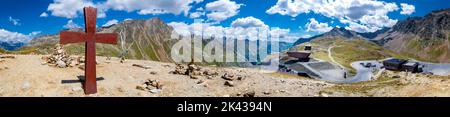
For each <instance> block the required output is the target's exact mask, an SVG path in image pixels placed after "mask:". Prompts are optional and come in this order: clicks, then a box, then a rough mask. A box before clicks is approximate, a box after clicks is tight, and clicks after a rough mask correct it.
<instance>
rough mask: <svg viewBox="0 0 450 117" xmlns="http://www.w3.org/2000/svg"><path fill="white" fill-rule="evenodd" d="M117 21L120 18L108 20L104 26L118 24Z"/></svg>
mask: <svg viewBox="0 0 450 117" xmlns="http://www.w3.org/2000/svg"><path fill="white" fill-rule="evenodd" d="M117 23H119V21H118V20H116V19H112V20H109V21H107V22H106V23H105V24H103V25H102V27H109V26H112V25H116V24H117Z"/></svg>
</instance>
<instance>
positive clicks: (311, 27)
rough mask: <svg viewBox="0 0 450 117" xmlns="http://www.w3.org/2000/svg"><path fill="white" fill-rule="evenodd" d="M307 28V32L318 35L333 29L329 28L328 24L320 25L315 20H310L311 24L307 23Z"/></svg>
mask: <svg viewBox="0 0 450 117" xmlns="http://www.w3.org/2000/svg"><path fill="white" fill-rule="evenodd" d="M305 27H306V31H309V32H318V33H324V32H328V31H330V30H331V29H333V28H332V27H330V26H328V24H327V23H320V22H318V21H317V20H316V19H314V18H311V19H309V22H308V23H306V25H305Z"/></svg>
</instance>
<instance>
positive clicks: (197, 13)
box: [189, 11, 205, 19]
mask: <svg viewBox="0 0 450 117" xmlns="http://www.w3.org/2000/svg"><path fill="white" fill-rule="evenodd" d="M204 15H205V12H201V11H196V12H193V13H191V14H189V18H192V19H194V18H199V17H201V16H204Z"/></svg>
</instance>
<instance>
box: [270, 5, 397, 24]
mask: <svg viewBox="0 0 450 117" xmlns="http://www.w3.org/2000/svg"><path fill="white" fill-rule="evenodd" d="M398 9H399V8H398V6H397V5H396V4H395V3H388V2H384V1H378V0H330V1H326V0H278V2H277V3H276V4H275V5H274V6H272V7H271V8H269V9H268V10H267V11H266V13H268V14H280V15H288V16H291V17H296V16H297V15H299V14H303V13H316V14H321V15H323V16H326V17H329V18H332V19H338V20H346V21H349V22H353V23H358V24H359V25H364V26H365V27H368V28H370V29H375V28H379V29H381V28H382V27H390V26H392V24H395V23H396V22H397V20H393V19H390V18H389V17H388V16H387V14H388V13H389V12H394V11H396V10H398ZM368 18H374V19H368ZM374 20H383V21H374ZM353 27H354V26H353Z"/></svg>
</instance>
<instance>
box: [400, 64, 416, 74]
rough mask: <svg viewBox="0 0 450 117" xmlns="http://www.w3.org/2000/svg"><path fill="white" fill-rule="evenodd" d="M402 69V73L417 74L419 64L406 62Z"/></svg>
mask: <svg viewBox="0 0 450 117" xmlns="http://www.w3.org/2000/svg"><path fill="white" fill-rule="evenodd" d="M402 69H403V70H404V71H408V72H412V73H417V72H419V63H417V62H406V63H405V64H403V65H402Z"/></svg>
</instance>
